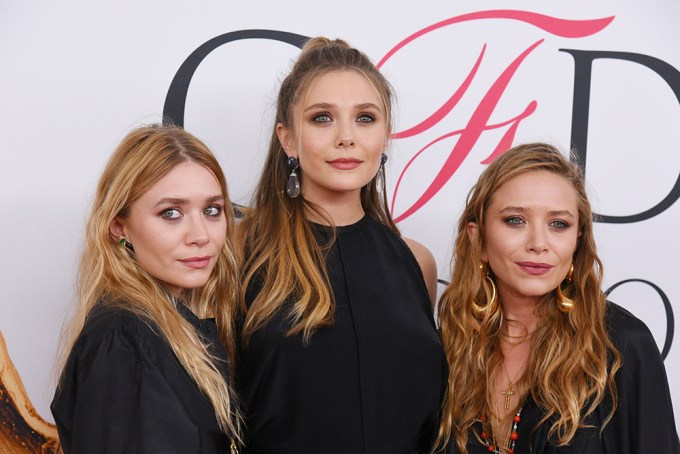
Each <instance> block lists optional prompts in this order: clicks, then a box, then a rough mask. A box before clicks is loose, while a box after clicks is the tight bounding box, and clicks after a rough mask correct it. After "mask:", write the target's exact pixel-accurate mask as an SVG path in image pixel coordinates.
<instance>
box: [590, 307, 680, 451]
mask: <svg viewBox="0 0 680 454" xmlns="http://www.w3.org/2000/svg"><path fill="white" fill-rule="evenodd" d="M607 315H608V317H607V318H608V325H609V330H610V333H611V336H612V341H613V342H614V345H615V346H616V347H617V348H618V349H619V351H620V352H621V355H622V360H623V365H622V368H621V370H619V372H618V374H617V377H616V385H617V388H618V408H617V409H616V412H615V413H614V416H613V419H612V420H611V421H610V423H609V424H608V425H607V426H606V427H605V429H604V431H603V434H602V436H603V442H604V445H605V451H606V452H615V453H620V454H627V453H642V452H649V453H652V452H654V453H656V452H658V453H661V452H663V453H680V442H678V434H677V431H676V427H675V419H674V416H673V406H672V402H671V395H670V391H669V387H668V378H667V377H666V369H665V368H664V364H663V360H662V358H661V354H660V353H659V349H658V347H657V345H656V342H655V340H654V338H653V337H652V334H651V332H650V331H649V329H648V328H647V326H646V325H645V324H644V323H643V322H642V321H640V320H638V319H637V318H635V317H634V316H633V315H632V314H630V313H629V312H628V311H626V310H625V309H623V308H621V307H619V306H616V305H615V304H613V303H609V308H608V314H607Z"/></svg>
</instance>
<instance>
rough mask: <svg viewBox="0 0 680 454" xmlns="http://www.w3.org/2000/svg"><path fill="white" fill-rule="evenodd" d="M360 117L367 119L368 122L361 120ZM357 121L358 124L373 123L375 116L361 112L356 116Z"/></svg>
mask: <svg viewBox="0 0 680 454" xmlns="http://www.w3.org/2000/svg"><path fill="white" fill-rule="evenodd" d="M362 117H368V121H365V120H361V118H362ZM357 121H359V122H360V123H373V122H374V121H375V115H373V114H371V113H368V112H362V113H360V114H359V115H358V116H357Z"/></svg>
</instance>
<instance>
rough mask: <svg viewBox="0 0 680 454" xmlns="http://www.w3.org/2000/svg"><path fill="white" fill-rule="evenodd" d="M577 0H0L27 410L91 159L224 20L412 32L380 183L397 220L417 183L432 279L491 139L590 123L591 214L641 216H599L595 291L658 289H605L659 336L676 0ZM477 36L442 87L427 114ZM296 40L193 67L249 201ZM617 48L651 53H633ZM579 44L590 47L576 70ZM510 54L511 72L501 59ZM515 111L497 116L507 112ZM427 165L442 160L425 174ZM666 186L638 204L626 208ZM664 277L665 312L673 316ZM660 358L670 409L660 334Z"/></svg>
mask: <svg viewBox="0 0 680 454" xmlns="http://www.w3.org/2000/svg"><path fill="white" fill-rule="evenodd" d="M512 3H514V5H512ZM594 3H595V2H590V1H570V2H558V1H544V0H541V1H539V0H527V1H523V2H508V1H491V0H480V1H477V2H474V3H472V2H462V1H430V2H412V1H408V2H407V1H390V2H387V1H385V2H364V1H355V0H344V1H342V2H335V3H333V4H329V3H326V2H317V1H308V0H296V1H291V2H280V1H260V2H235V1H224V0H223V1H215V0H212V1H203V2H200V3H197V2H183V1H176V0H165V1H159V0H154V1H147V2H138V1H130V0H126V1H118V2H109V4H108V5H104V6H102V5H101V4H99V3H98V2H91V1H84V0H75V1H71V2H49V1H31V2H20V1H12V0H0V125H1V126H0V144H2V145H1V147H2V148H1V149H2V165H1V166H0V190H1V193H2V195H3V197H2V198H1V199H0V212H1V213H2V218H1V219H2V221H1V222H0V229H1V230H0V232H1V234H2V237H1V238H2V240H1V244H2V247H1V248H0V249H1V250H2V261H0V285H1V287H0V290H1V293H0V295H1V296H0V314H1V315H0V331H2V333H3V334H4V336H5V339H6V341H7V344H8V348H9V352H10V354H11V356H12V359H13V361H14V363H15V365H16V367H17V369H18V371H19V373H20V375H21V376H22V378H23V380H24V384H25V386H26V388H27V391H28V393H29V396H30V397H31V399H32V401H33V403H34V404H35V406H36V408H37V410H38V412H39V413H40V414H41V415H42V416H43V417H45V418H46V419H48V420H51V415H50V414H49V408H48V406H49V402H50V400H51V397H52V393H53V389H54V379H53V360H54V355H55V352H56V347H57V344H58V342H59V333H60V329H61V326H62V323H63V322H64V320H65V318H66V317H67V315H68V311H69V310H70V308H71V307H72V306H73V304H75V296H74V278H75V269H76V264H77V260H78V253H79V250H80V245H81V238H82V229H83V224H84V220H85V217H86V214H87V210H88V208H89V204H90V201H91V198H92V195H93V193H94V187H95V184H96V181H97V178H98V176H99V173H100V171H101V169H102V168H103V165H104V163H105V161H106V159H107V158H108V156H109V155H110V153H111V151H112V150H113V148H114V146H115V145H116V144H117V143H118V142H119V141H120V139H121V138H122V137H123V136H124V135H125V133H126V132H127V131H129V130H130V129H131V128H133V127H135V126H138V125H139V124H141V123H149V122H155V121H159V119H160V117H161V114H162V113H163V106H164V103H165V100H166V96H167V95H168V90H169V87H170V83H171V81H172V80H173V77H174V76H175V74H176V72H177V71H178V69H179V67H180V66H181V64H182V63H183V62H184V61H185V59H187V57H189V55H190V54H191V53H192V52H193V51H194V50H196V49H197V48H198V47H199V46H201V45H202V44H204V43H205V42H207V41H209V40H210V39H212V38H215V37H218V36H220V35H223V34H225V33H229V32H236V31H240V30H254V29H265V30H278V31H285V32H291V33H295V34H300V35H304V36H314V35H319V34H323V35H327V36H330V37H342V38H344V39H346V40H348V41H349V42H350V43H352V44H353V45H355V46H356V47H358V48H360V49H362V50H363V51H365V52H366V53H367V54H368V55H369V56H370V57H371V58H373V59H374V61H376V62H378V61H380V60H381V59H383V57H385V56H386V55H387V54H388V53H389V52H390V50H392V49H395V46H398V44H399V43H402V44H403V40H405V39H406V38H408V37H410V36H412V35H413V34H414V33H417V32H419V31H423V33H422V34H421V35H419V36H417V37H415V38H413V39H412V40H411V41H407V42H406V44H404V45H403V47H400V48H399V49H398V50H397V51H396V53H394V54H392V55H391V56H390V57H389V58H387V60H386V61H385V62H384V64H383V65H382V69H383V71H384V73H385V74H386V75H387V77H388V78H389V79H390V80H391V82H392V83H393V85H394V86H395V88H396V92H397V97H398V104H397V115H396V116H397V124H396V128H395V131H396V132H400V131H404V130H409V129H410V128H412V127H414V126H416V125H419V124H420V125H422V126H423V127H422V128H421V129H422V130H420V131H417V133H414V134H412V135H410V136H409V137H403V138H398V139H395V140H394V141H393V144H392V146H391V150H390V154H391V157H390V161H389V162H388V167H389V173H388V184H389V185H390V188H391V194H392V196H394V194H395V184H396V182H397V179H398V178H399V177H400V176H402V174H403V177H402V179H401V183H400V186H399V189H398V191H397V192H396V197H394V199H395V200H394V215H395V216H396V217H404V216H403V215H404V213H406V212H407V211H408V210H409V208H411V207H412V206H413V205H414V203H416V201H417V200H418V199H419V198H420V197H421V195H423V194H425V195H426V197H425V198H426V199H427V200H426V203H423V204H421V206H419V207H418V209H416V210H414V211H413V212H412V214H410V215H409V216H408V217H405V219H403V220H402V221H401V222H400V223H399V226H400V228H401V229H402V231H403V233H404V234H405V235H406V236H410V237H413V238H415V239H417V240H419V241H420V242H422V243H424V244H426V245H427V246H428V247H429V248H430V249H431V250H432V252H433V253H434V255H435V257H436V259H437V261H438V266H439V276H440V278H442V279H448V272H449V260H450V252H451V242H452V238H453V224H454V221H455V219H456V218H457V217H458V215H459V214H460V211H461V208H462V205H463V201H464V196H465V194H466V192H467V190H468V188H469V187H470V185H471V184H472V182H473V181H474V180H475V179H476V178H477V176H478V175H479V173H480V172H481V171H482V170H483V168H484V166H485V165H484V164H482V163H481V162H482V161H483V160H485V159H486V158H487V157H488V156H489V155H490V154H491V153H492V152H493V151H494V149H495V148H496V147H497V146H498V144H499V142H501V140H502V138H503V137H505V138H506V139H509V140H512V141H513V142H515V143H518V142H523V141H534V140H542V141H549V142H552V143H554V144H556V145H558V146H560V147H561V148H562V149H564V150H566V149H568V148H569V146H570V142H571V141H572V140H576V141H577V142H578V143H584V142H583V139H584V138H585V129H584V125H587V127H588V129H587V161H586V169H587V180H588V185H589V190H590V196H591V200H592V202H593V205H594V208H595V211H596V212H598V213H600V214H603V215H608V216H633V217H634V218H635V217H636V216H637V218H638V219H640V220H638V221H636V222H624V223H598V224H596V235H597V241H598V245H599V251H600V254H601V257H602V258H603V261H604V265H605V268H604V269H605V288H608V287H610V286H612V285H614V284H616V283H619V282H621V281H624V280H628V279H638V280H644V281H647V282H649V283H651V284H653V285H654V286H656V287H657V288H658V290H659V291H657V290H655V289H654V288H653V287H652V286H650V285H649V284H646V283H640V282H632V283H626V284H623V285H621V286H620V287H618V288H616V289H615V290H614V291H613V292H612V294H611V296H610V298H611V299H612V300H614V301H616V302H618V303H619V304H621V305H623V306H624V307H626V308H628V309H629V310H630V311H632V312H633V313H635V314H636V315H637V316H638V317H640V318H641V319H642V320H644V321H645V322H646V323H647V324H648V325H649V326H650V328H651V330H652V332H653V334H654V336H655V339H656V340H657V343H658V345H659V348H660V349H662V348H663V347H664V345H667V342H668V341H667V338H668V339H670V338H671V335H672V333H670V332H669V331H670V330H672V328H673V326H674V322H675V321H677V320H680V316H678V313H680V282H679V280H678V268H679V267H678V263H679V258H680V240H679V239H678V232H679V227H680V204H679V203H676V202H677V198H678V192H677V191H678V188H676V189H675V191H676V192H675V193H673V194H671V190H672V188H673V187H674V185H675V183H676V181H677V180H678V177H679V174H680V127H679V126H680V101H679V100H678V99H677V94H678V93H680V73H678V69H679V68H680V52H679V47H678V46H679V43H680V28H679V27H678V26H677V18H678V17H680V4H678V2H677V1H673V0H655V1H653V2H651V3H647V4H645V5H644V6H643V5H642V4H640V2H635V1H633V0H626V1H620V0H618V1H613V0H611V1H601V2H596V3H595V4H594ZM425 5H426V6H425ZM535 13H538V14H540V15H542V16H536V15H535ZM454 18H457V19H454ZM449 19H452V20H451V21H450V23H442V21H447V20H449ZM561 20H569V21H574V22H570V23H566V24H565V23H564V22H562V21H561ZM435 24H440V25H439V26H436V25H435ZM428 27H430V29H428ZM532 46H535V47H532ZM560 49H562V50H560ZM482 51H483V56H482V57H481V59H480V64H479V67H478V69H477V71H476V73H474V75H473V76H472V77H471V82H470V85H469V87H468V88H467V90H466V91H464V93H463V94H462V97H461V98H460V100H459V101H458V102H457V104H455V106H453V107H452V108H451V109H450V110H446V109H445V110H444V111H442V112H441V113H442V115H440V116H439V117H436V118H430V117H431V116H432V115H433V114H434V113H435V112H436V111H438V109H440V107H442V106H443V105H445V103H446V101H447V100H449V98H451V96H452V95H453V94H454V92H456V90H458V88H459V87H461V85H462V84H463V81H464V80H465V79H466V77H467V76H468V74H469V73H470V72H471V70H472V68H473V66H474V64H475V62H476V61H477V59H478V58H479V56H480V53H482ZM525 51H526V55H525V57H524V58H523V59H521V58H522V57H520V55H521V54H523V53H524V52H525ZM577 51H578V52H577ZM605 52H609V54H605ZM611 52H619V53H625V55H626V57H623V56H622V55H623V54H611ZM297 53H298V49H297V48H296V47H294V46H291V45H289V44H285V43H283V42H278V41H273V40H264V39H248V40H239V41H235V42H231V43H228V44H225V45H223V46H221V47H218V48H217V49H215V50H214V51H213V52H211V53H210V54H209V55H208V56H207V57H206V58H205V59H204V60H203V61H202V62H201V64H200V65H199V66H198V69H197V70H196V72H195V74H194V76H193V79H192V80H191V84H190V86H189V90H188V94H187V99H186V110H185V123H184V125H185V127H186V128H187V129H188V130H189V131H191V132H193V133H194V134H196V135H198V136H199V137H201V138H202V139H204V140H205V141H206V142H207V143H208V145H209V146H211V148H212V149H213V151H214V152H215V153H216V154H217V155H218V157H219V159H220V162H221V163H222V165H223V167H224V169H225V172H226V174H227V178H228V180H229V184H230V191H231V195H232V198H233V200H234V201H236V202H238V203H244V204H248V199H249V194H250V191H251V190H252V187H253V182H254V180H255V178H256V175H257V172H258V169H259V166H260V164H261V162H262V160H263V156H264V154H265V150H266V146H267V141H268V137H269V134H270V128H271V122H272V115H273V109H274V107H273V106H274V99H275V95H276V91H277V86H278V83H279V81H280V80H281V78H282V76H283V75H285V74H286V72H287V70H288V69H289V68H290V62H291V60H292V59H294V58H295V56H296V55H297ZM631 54H636V55H637V54H640V55H643V56H649V57H653V59H646V60H644V62H646V64H645V63H642V64H641V63H640V62H641V61H642V59H643V58H642V57H637V56H631ZM584 56H585V57H584ZM586 57H587V58H593V59H594V61H593V64H592V72H591V71H589V70H587V68H586V66H585V65H584V63H583V61H585V60H584V58H586ZM518 58H520V59H521V61H518V60H517V59H518ZM579 58H580V59H581V60H579V64H578V65H577V64H576V63H575V59H579ZM631 60H635V61H631ZM513 61H516V62H517V65H516V69H515V70H514V72H512V69H511V70H508V71H506V70H507V68H509V67H510V66H511V64H512V63H513ZM659 61H661V62H665V63H658V62H659ZM664 65H669V66H664ZM577 66H578V68H579V69H578V71H577V69H576V68H577ZM664 68H665V69H664ZM669 68H670V69H669ZM664 71H666V72H664ZM504 72H505V74H506V75H507V76H508V77H507V80H506V81H505V82H503V78H502V74H503V73H504ZM575 72H579V77H578V78H577V79H578V81H577V82H575ZM661 73H663V74H665V79H664V77H662V75H661ZM584 74H586V75H587V74H592V78H591V81H590V96H589V98H588V99H589V100H590V104H589V108H588V109H585V110H584V108H583V107H578V108H576V109H574V93H575V92H576V93H577V96H576V98H577V100H576V102H577V104H578V103H579V102H581V101H582V100H583V99H586V98H585V97H583V93H584V91H583V90H584V87H587V85H586V81H585V79H583V77H581V76H582V75H584ZM494 86H495V87H496V88H492V87H494ZM575 86H576V87H577V88H576V90H575ZM674 90H675V92H674ZM527 108H528V110H527V111H525V109H527ZM523 112H525V114H524V116H523V117H522V118H521V119H520V120H519V121H518V122H516V124H515V129H514V130H513V129H512V128H511V126H512V122H511V123H510V124H506V123H507V122H508V121H510V120H512V119H513V118H516V117H517V116H521V114H522V113H523ZM573 112H576V114H575V115H574V117H575V118H574V119H575V125H574V128H573V129H574V131H572V113H573ZM586 112H587V113H588V114H589V115H588V116H587V117H586V116H585V114H586ZM428 118H429V120H427V119H428ZM423 122H424V123H423ZM456 131H459V133H458V134H453V135H451V136H450V137H447V138H443V139H442V140H439V141H436V140H437V139H439V138H442V137H444V136H446V135H447V134H449V133H452V132H456ZM460 131H462V132H460ZM508 131H510V132H508ZM513 131H514V136H513V135H512V133H513ZM406 135H408V134H406ZM579 140H580V141H581V142H579ZM433 141H436V142H435V143H434V144H433V145H432V146H429V147H427V145H428V144H429V143H430V142H433ZM422 149H424V151H423V152H422V154H419V155H417V153H418V152H419V151H420V150H422ZM416 155H417V157H415V156H416ZM414 157H415V159H414ZM412 159H413V162H412V164H411V165H410V166H409V167H408V168H407V169H406V170H405V168H406V166H407V163H408V162H409V161H410V160H412ZM456 159H458V160H460V161H461V163H460V166H459V167H458V168H457V169H454V167H455V166H454V165H453V164H452V161H455V160H456ZM442 169H443V170H442ZM454 170H455V172H454ZM440 171H442V175H443V174H444V173H446V172H447V171H448V173H449V174H450V175H444V176H443V177H441V175H440V177H441V180H437V174H438V173H439V172H440ZM436 181H440V182H441V185H440V186H441V187H439V188H438V191H435V190H434V189H433V187H432V186H431V185H432V184H433V182H436ZM435 184H436V183H435ZM669 194H671V196H669ZM664 198H666V199H667V200H666V203H665V205H664V206H663V207H662V208H660V209H658V210H657V212H656V213H655V215H654V216H649V217H646V216H643V215H640V213H642V212H645V211H646V210H648V209H650V208H652V207H654V206H655V205H657V204H659V203H660V202H661V201H662V200H663V199H664ZM662 294H663V295H665V297H666V299H667V301H668V302H669V303H670V305H671V306H672V308H673V310H674V312H675V318H674V319H673V318H670V321H669V319H668V316H669V312H668V311H667V310H666V309H665V308H664V299H663V297H662ZM669 328H670V330H669ZM666 367H667V370H668V374H669V381H670V383H671V392H672V395H673V400H674V405H675V409H676V423H677V421H678V420H680V385H678V383H680V345H678V342H677V341H675V342H673V343H672V344H671V345H670V351H669V352H668V355H667V358H666Z"/></svg>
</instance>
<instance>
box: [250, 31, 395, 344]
mask: <svg viewBox="0 0 680 454" xmlns="http://www.w3.org/2000/svg"><path fill="white" fill-rule="evenodd" d="M346 70H349V71H357V72H359V73H360V74H362V75H364V76H365V77H366V79H367V80H368V81H369V82H370V83H371V85H372V86H373V87H374V88H375V89H376V91H377V92H378V94H379V96H380V98H381V100H382V103H383V106H382V107H383V108H384V111H385V115H386V117H387V124H388V130H387V131H385V135H386V137H387V136H388V135H389V133H390V127H389V125H390V124H391V120H392V115H391V112H392V90H391V87H390V85H389V83H388V82H387V80H386V79H385V78H384V77H383V76H382V74H380V72H379V71H378V70H377V68H376V67H375V65H373V63H371V61H370V60H369V59H368V57H367V56H366V55H365V54H363V53H362V52H360V51H358V50H357V49H354V48H352V47H350V46H349V44H347V43H346V42H345V41H342V40H339V39H336V40H329V39H328V38H323V37H317V38H312V39H310V40H309V41H308V42H307V43H306V44H305V46H304V48H303V49H302V52H301V54H300V56H299V57H298V59H297V61H296V63H295V65H294V66H293V69H292V71H291V72H290V74H289V75H288V76H287V77H286V78H285V79H284V80H283V82H282V84H281V89H280V91H279V96H278V101H277V108H276V119H275V121H274V128H273V129H272V134H271V140H270V144H269V152H268V154H267V158H266V161H265V164H264V168H263V169H262V174H261V176H260V180H259V183H258V185H257V188H256V190H255V196H254V205H255V206H254V209H253V210H251V211H250V212H249V213H248V214H247V215H246V217H245V219H244V220H243V221H242V222H241V224H240V226H239V230H241V232H242V235H243V247H244V251H245V255H246V259H245V262H244V265H243V288H244V289H247V288H248V287H249V286H251V285H253V284H256V285H258V286H261V289H260V290H259V293H258V294H257V295H256V296H255V298H254V300H253V301H252V304H250V307H249V308H248V310H247V312H246V318H245V323H244V327H243V338H244V340H246V341H247V340H248V338H249V337H250V335H251V334H252V333H253V332H255V331H256V330H257V329H259V328H260V327H262V326H263V325H265V324H266V323H267V321H268V320H270V319H271V317H272V316H273V315H274V314H275V313H276V312H277V311H279V310H280V309H281V308H282V307H283V305H284V303H286V302H287V301H292V304H291V306H290V310H289V312H288V314H287V315H288V316H289V319H290V321H291V326H292V328H291V329H290V331H289V333H288V334H289V335H292V334H296V333H299V332H302V333H303V337H304V340H305V342H309V341H310V339H311V336H312V334H313V333H314V331H315V330H317V329H318V328H320V327H322V326H326V325H329V324H331V323H332V321H333V312H334V310H333V305H334V300H333V295H332V292H331V289H330V284H329V281H328V275H327V273H326V266H325V257H324V254H325V251H326V250H327V247H329V246H330V245H329V244H326V245H324V247H322V246H320V245H319V244H318V243H317V241H316V240H315V238H314V236H313V234H312V230H311V227H310V225H309V223H308V222H306V221H305V218H306V216H305V214H306V213H308V212H310V211H311V212H314V213H316V214H317V215H319V216H320V217H322V218H323V219H326V221H327V222H328V224H332V221H331V220H330V219H328V216H327V215H326V214H325V213H324V212H323V210H321V209H320V208H319V207H317V206H315V205H314V204H312V203H310V202H309V201H307V200H305V199H304V197H303V196H300V197H297V198H294V199H292V198H289V197H287V196H286V194H284V190H285V188H286V182H287V180H288V175H289V173H290V171H289V169H288V165H287V160H286V154H285V152H284V149H283V147H282V145H281V143H280V142H279V138H278V136H277V134H276V125H277V124H279V123H280V124H282V125H284V126H286V127H288V128H290V129H291V130H293V127H294V124H293V123H294V118H293V108H294V106H295V105H296V103H298V102H300V100H302V99H304V95H305V94H306V92H307V89H308V88H309V86H310V84H311V83H312V81H314V80H315V79H316V78H317V77H319V76H321V75H323V74H326V73H329V72H331V71H346ZM300 178H301V180H302V184H303V185H304V173H302V174H301V175H300ZM383 181H384V180H383ZM379 186H380V185H379V184H378V178H377V177H376V178H373V179H372V180H371V181H370V182H369V183H368V184H367V185H366V186H364V187H363V188H361V205H362V207H363V209H364V211H365V212H366V214H367V215H368V216H369V217H371V218H373V219H375V220H376V221H378V222H380V223H382V224H385V225H387V226H389V227H390V228H391V229H392V230H393V231H394V232H395V233H397V234H398V230H397V227H396V225H395V224H394V221H393V220H392V217H391V216H390V213H389V210H388V208H387V199H386V195H385V190H384V183H383V185H382V187H379ZM331 243H332V241H331ZM241 302H242V307H243V310H244V311H245V310H246V308H245V291H244V292H243V296H242V299H241Z"/></svg>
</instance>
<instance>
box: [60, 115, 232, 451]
mask: <svg viewBox="0 0 680 454" xmlns="http://www.w3.org/2000/svg"><path fill="white" fill-rule="evenodd" d="M233 223H234V222H233V214H232V212H231V207H230V202H229V196H228V194H227V187H226V181H225V178H224V174H223V173H222V170H221V168H220V166H219V164H218V162H217V160H216V159H215V157H214V156H213V155H212V153H211V152H210V150H208V148H207V147H206V146H205V145H204V144H203V143H202V142H201V141H200V140H198V139H197V138H195V137H194V136H192V135H191V134H189V133H188V132H186V131H184V130H183V129H181V128H178V127H174V126H147V127H141V128H138V129H136V130H134V131H132V132H130V133H129V134H128V135H127V136H126V137H125V138H124V139H123V141H122V142H121V144H120V145H119V146H118V147H117V149H116V150H115V151H114V153H113V155H112V156H111V158H110V160H109V162H108V164H107V165H106V168H105V169H104V172H103V174H102V175H101V177H100V179H99V183H98V185H97V192H96V196H95V199H94V203H93V208H92V212H91V214H90V217H89V220H88V222H87V226H86V230H85V243H84V248H83V252H82V257H81V262H80V271H79V280H78V284H79V285H78V292H79V297H80V305H79V307H78V309H77V310H76V312H75V315H74V316H73V319H72V321H71V323H70V325H69V329H68V332H67V333H66V335H67V338H66V343H65V348H64V356H65V358H64V361H63V370H62V373H61V378H60V381H59V384H58V388H57V391H56V394H55V397H54V401H53V402H52V413H53V415H54V418H55V422H56V424H57V428H58V431H59V437H60V441H61V444H62V447H63V449H64V452H65V453H67V454H68V453H95V452H111V453H113V452H121V453H122V452H163V453H188V452H200V453H226V452H228V451H229V446H230V444H231V445H233V444H234V443H233V441H231V442H230V438H231V440H236V439H238V437H239V417H238V413H237V409H236V403H235V399H234V395H233V394H232V391H231V386H230V378H229V367H228V366H229V365H230V362H231V361H230V360H233V358H234V340H233V328H232V321H233V319H234V304H235V301H236V292H237V288H238V286H237V274H238V273H237V268H236V267H237V259H236V255H235V249H234V246H233V244H232V239H231V238H232V236H233V232H232V230H233ZM210 317H215V318H216V319H217V326H219V327H220V331H221V334H222V336H221V341H220V337H219V335H218V334H217V333H218V330H217V326H215V324H216V323H215V320H213V319H211V318H210ZM225 347H226V351H225Z"/></svg>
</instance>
